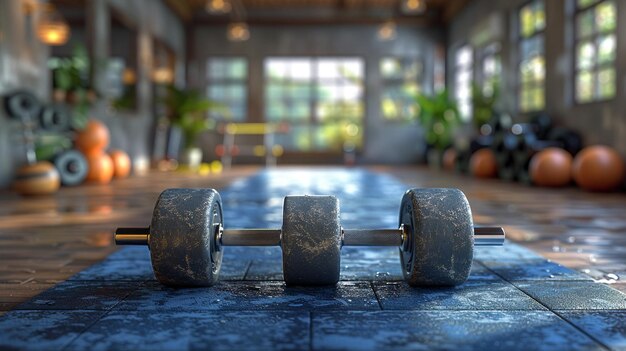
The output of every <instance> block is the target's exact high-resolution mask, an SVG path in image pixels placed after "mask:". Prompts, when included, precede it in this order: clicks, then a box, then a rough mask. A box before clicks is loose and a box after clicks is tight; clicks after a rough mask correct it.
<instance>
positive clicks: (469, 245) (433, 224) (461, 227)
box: [400, 189, 474, 286]
mask: <svg viewBox="0 0 626 351" xmlns="http://www.w3.org/2000/svg"><path fill="white" fill-rule="evenodd" d="M400 225H404V227H405V230H406V232H407V234H408V238H407V239H406V240H405V242H404V245H403V247H401V248H400V260H401V263H402V268H403V269H402V271H403V273H404V278H405V280H406V281H407V282H408V283H409V284H410V285H412V286H454V285H458V284H461V283H463V282H465V281H466V280H467V277H468V276H469V273H470V269H471V266H472V259H473V250H474V229H473V221H472V212H471V210H470V206H469V203H468V202H467V199H466V198H465V195H464V194H463V192H461V191H460V190H458V189H410V190H408V191H407V192H406V193H405V194H404V196H403V197H402V203H401V205H400Z"/></svg>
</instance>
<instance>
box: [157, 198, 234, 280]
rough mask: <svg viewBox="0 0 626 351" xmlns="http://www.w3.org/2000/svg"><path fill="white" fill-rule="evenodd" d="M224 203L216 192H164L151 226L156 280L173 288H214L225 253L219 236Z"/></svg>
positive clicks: (158, 201)
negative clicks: (220, 247) (219, 241)
mask: <svg viewBox="0 0 626 351" xmlns="http://www.w3.org/2000/svg"><path fill="white" fill-rule="evenodd" d="M221 223H222V200H221V198H220V195H219V193H218V192H217V191H215V190H213V189H168V190H165V191H164V192H162V193H161V195H160V196H159V199H158V200H157V203H156V205H155V208H154V214H153V216H152V224H151V226H150V256H151V258H152V268H153V269H154V275H155V276H156V278H157V279H158V280H159V281H160V282H161V283H162V284H165V285H170V286H211V285H213V284H215V283H217V281H218V277H219V272H220V268H221V264H222V252H223V251H222V250H218V249H217V248H218V246H217V245H218V243H217V241H216V235H215V234H216V233H217V232H218V230H219V225H220V224H221Z"/></svg>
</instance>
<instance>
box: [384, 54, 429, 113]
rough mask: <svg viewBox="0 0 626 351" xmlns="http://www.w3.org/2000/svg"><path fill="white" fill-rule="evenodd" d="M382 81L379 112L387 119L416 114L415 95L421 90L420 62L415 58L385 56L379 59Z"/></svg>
mask: <svg viewBox="0 0 626 351" xmlns="http://www.w3.org/2000/svg"><path fill="white" fill-rule="evenodd" d="M380 76H381V79H382V82H383V87H382V101H381V113H382V115H383V117H384V118H385V119H387V120H412V119H415V117H416V116H417V110H416V108H415V107H416V103H415V97H416V96H417V94H419V93H420V92H421V91H422V87H421V82H422V64H421V62H419V61H417V60H415V59H406V60H403V59H399V58H393V57H385V58H383V59H382V60H381V61H380Z"/></svg>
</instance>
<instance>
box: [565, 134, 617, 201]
mask: <svg viewBox="0 0 626 351" xmlns="http://www.w3.org/2000/svg"><path fill="white" fill-rule="evenodd" d="M625 172H626V170H625V167H624V160H623V159H622V156H620V154H619V153H618V152H617V151H615V150H614V149H612V148H610V147H608V146H602V145H596V146H589V147H586V148H584V149H583V150H582V151H581V152H579V153H578V155H576V158H574V166H573V177H574V180H575V181H576V184H578V186H580V187H581V188H583V189H585V190H589V191H610V190H614V189H616V188H618V187H619V186H620V185H622V184H623V181H624V173H625Z"/></svg>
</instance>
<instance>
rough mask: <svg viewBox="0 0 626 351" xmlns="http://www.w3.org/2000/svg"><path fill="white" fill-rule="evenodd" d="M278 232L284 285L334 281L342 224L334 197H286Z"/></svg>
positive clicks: (337, 270)
mask: <svg viewBox="0 0 626 351" xmlns="http://www.w3.org/2000/svg"><path fill="white" fill-rule="evenodd" d="M281 235H282V236H281V246H282V249H283V274H284V277H285V283H286V284H288V285H333V284H337V282H338V281H339V269H340V264H341V258H340V257H341V252H340V250H341V225H340V223H339V200H337V198H336V197H334V196H287V197H285V202H284V207H283V227H282V234H281Z"/></svg>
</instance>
